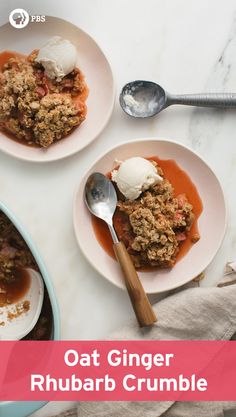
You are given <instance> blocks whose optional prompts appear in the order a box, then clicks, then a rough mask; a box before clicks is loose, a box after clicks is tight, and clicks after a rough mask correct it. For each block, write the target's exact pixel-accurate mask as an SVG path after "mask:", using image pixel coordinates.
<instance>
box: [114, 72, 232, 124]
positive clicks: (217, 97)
mask: <svg viewBox="0 0 236 417" xmlns="http://www.w3.org/2000/svg"><path fill="white" fill-rule="evenodd" d="M173 104H184V105H187V106H199V107H215V108H225V109H226V108H231V109H232V108H236V94H234V93H206V94H170V93H167V92H166V91H165V90H164V89H163V88H162V87H161V86H160V85H159V84H156V83H154V82H151V81H142V80H137V81H132V82H130V83H128V84H126V85H125V86H124V87H123V88H122V91H121V93H120V105H121V107H122V109H123V110H124V112H125V113H127V114H128V115H129V116H132V117H136V118H146V117H152V116H155V115H156V114H158V113H160V112H161V111H162V110H164V109H165V108H166V107H168V106H171V105H173Z"/></svg>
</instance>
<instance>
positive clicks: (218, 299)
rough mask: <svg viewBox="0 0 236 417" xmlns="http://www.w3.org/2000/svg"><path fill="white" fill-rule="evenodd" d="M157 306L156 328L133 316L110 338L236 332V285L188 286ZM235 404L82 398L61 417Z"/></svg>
mask: <svg viewBox="0 0 236 417" xmlns="http://www.w3.org/2000/svg"><path fill="white" fill-rule="evenodd" d="M154 309H155V311H156V314H157V317H158V322H157V324H155V325H154V326H153V327H152V328H144V329H140V328H139V327H138V325H137V322H136V320H135V319H133V320H130V322H129V323H128V324H127V325H126V326H124V327H123V328H122V329H120V330H118V331H116V332H115V333H113V334H112V335H111V337H110V339H122V340H124V339H127V340H129V339H131V340H134V339H136V340H137V339H143V340H145V339H147V340H148V339H152V340H229V339H231V338H232V337H233V335H234V333H235V332H236V285H232V286H227V287H222V288H212V287H211V288H201V287H200V288H199V287H198V288H188V289H185V290H183V291H180V292H178V293H174V294H172V295H169V296H168V297H167V298H165V299H163V300H162V301H160V302H159V303H157V304H156V305H155V306H154ZM234 408H235V409H236V402H235V403H229V402H228V403H226V402H201V403H199V402H186V403H184V402H170V401H169V402H166V401H165V402H81V403H78V406H77V407H76V408H75V409H73V410H69V411H68V412H67V413H62V414H61V415H60V417H160V416H162V417H224V411H225V410H228V409H234ZM58 417H59V416H58Z"/></svg>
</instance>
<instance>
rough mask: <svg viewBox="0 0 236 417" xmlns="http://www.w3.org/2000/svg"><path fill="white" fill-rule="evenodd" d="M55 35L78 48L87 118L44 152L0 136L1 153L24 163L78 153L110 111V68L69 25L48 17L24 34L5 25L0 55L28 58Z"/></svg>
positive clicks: (93, 44) (112, 92) (1, 30)
mask: <svg viewBox="0 0 236 417" xmlns="http://www.w3.org/2000/svg"><path fill="white" fill-rule="evenodd" d="M16 32H17V33H16ZM55 35H59V36H61V37H63V38H65V39H69V40H70V41H71V42H72V43H73V44H74V45H75V46H76V47H77V51H78V61H77V65H78V67H79V68H80V69H81V70H82V72H83V73H84V75H85V80H86V83H87V85H88V87H89V96H88V99H87V102H86V103H87V106H88V113H87V118H86V120H85V121H84V122H83V123H82V124H81V126H79V127H78V128H77V129H75V130H74V131H73V132H72V133H71V134H70V135H69V136H68V137H67V138H65V139H63V140H61V141H59V142H57V143H55V144H53V145H52V146H51V147H49V148H48V149H47V150H45V149H41V148H30V147H28V146H25V145H22V144H19V143H17V142H15V141H13V140H11V139H8V138H6V136H5V135H4V134H2V133H1V132H0V150H1V151H3V152H6V153H8V154H9V155H12V156H14V157H16V158H20V159H24V160H27V161H33V162H48V161H55V160H58V159H62V158H65V157H67V156H69V155H73V154H74V153H76V152H78V151H80V150H81V149H83V148H85V147H86V146H87V145H89V143H91V142H92V141H93V140H94V139H96V137H97V136H98V135H99V134H100V133H101V132H102V130H103V129H104V127H105V126H106V124H107V122H108V120H109V118H110V116H111V113H112V110H113V105H114V99H115V88H114V80H113V75H112V71H111V67H110V65H109V63H108V61H107V59H106V57H105V55H104V54H103V52H102V51H101V49H100V48H99V46H98V45H97V44H96V42H95V41H94V40H93V39H92V38H91V37H90V36H89V35H87V33H85V32H83V31H82V30H81V29H79V28H77V27H76V26H74V25H72V24H71V23H69V22H66V21H65V20H62V19H58V18H56V17H48V16H47V17H46V22H44V23H29V24H28V26H26V27H25V28H24V29H23V30H16V29H14V28H12V27H11V25H10V24H9V23H8V24H5V25H4V26H1V27H0V51H3V50H12V51H17V52H21V53H23V54H29V53H30V52H31V51H32V50H33V49H37V48H39V47H40V46H42V45H43V44H44V42H45V41H46V40H47V39H48V38H50V37H52V36H55Z"/></svg>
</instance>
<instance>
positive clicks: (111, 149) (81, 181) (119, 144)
mask: <svg viewBox="0 0 236 417" xmlns="http://www.w3.org/2000/svg"><path fill="white" fill-rule="evenodd" d="M148 141H152V142H154V141H155V142H167V143H170V144H174V145H178V146H180V147H183V148H185V149H186V150H187V151H190V152H191V153H193V154H194V155H195V157H197V158H198V159H200V160H201V161H202V162H203V163H204V164H205V165H206V166H207V168H208V169H209V170H210V171H211V173H212V174H213V176H214V178H215V180H216V182H217V183H218V185H219V188H220V191H221V195H222V201H223V205H224V228H223V230H222V232H221V237H220V239H219V243H218V246H217V249H216V250H215V252H214V254H213V255H212V256H211V258H210V260H209V262H208V263H207V265H205V266H204V268H203V270H202V268H201V270H200V269H199V271H197V273H196V276H195V277H191V278H190V279H189V280H187V281H185V282H183V283H182V284H177V285H171V286H169V287H166V289H165V290H162V289H158V290H156V291H154V290H152V291H147V290H145V291H146V293H147V294H157V293H164V292H166V291H170V290H174V289H176V288H180V287H181V286H182V285H185V284H187V283H189V282H191V281H192V280H193V279H194V278H196V277H197V276H198V275H200V274H201V273H202V272H204V271H205V269H206V268H208V266H209V265H210V264H211V263H212V261H213V260H214V258H215V257H216V255H217V253H218V251H219V250H220V248H221V246H222V243H223V240H224V237H225V234H226V229H227V223H228V206H227V201H226V197H225V193H224V189H223V186H222V184H221V181H220V179H219V178H218V176H217V175H216V173H215V172H214V170H213V168H212V167H211V165H209V164H208V162H206V160H205V158H203V157H202V156H200V155H199V154H198V153H197V152H196V151H195V150H193V149H191V148H190V146H188V145H185V144H182V143H181V142H178V141H177V140H172V139H166V138H159V137H155V136H152V137H149V138H147V139H143V138H133V139H129V140H125V141H122V142H120V143H118V144H116V145H115V146H111V147H109V148H108V149H106V151H105V152H101V153H100V154H99V156H98V157H97V158H96V160H95V161H94V162H93V163H92V165H90V166H89V169H88V170H87V171H86V173H85V174H84V175H83V176H82V178H81V180H80V182H79V184H78V186H77V187H76V188H75V190H74V196H73V230H74V235H75V238H76V242H77V245H78V247H79V249H80V250H81V252H82V254H83V256H84V257H85V259H86V260H87V261H88V263H89V264H90V265H91V266H92V268H93V269H94V270H95V271H96V272H97V273H98V274H99V275H101V276H102V277H103V278H105V279H106V280H107V281H108V282H110V283H111V284H112V285H114V286H115V287H116V288H120V289H122V290H125V291H126V289H125V286H124V284H123V282H122V281H121V282H120V283H118V282H114V281H112V280H111V279H109V278H108V277H107V276H106V275H105V274H104V273H103V272H101V270H99V269H98V268H97V266H96V265H95V264H94V263H93V262H92V261H91V259H90V258H89V255H88V254H87V253H86V251H85V250H84V248H83V246H82V245H81V243H80V240H79V238H78V235H77V227H76V217H77V212H76V208H77V204H76V202H77V197H78V194H79V192H80V190H81V187H82V184H83V183H84V181H85V179H86V178H87V176H88V173H89V172H90V171H91V170H92V169H93V167H94V166H95V165H96V164H97V163H98V162H99V161H100V160H101V159H102V158H103V157H105V156H106V155H107V154H108V153H110V152H111V151H114V150H115V149H117V148H119V147H121V146H123V145H128V144H131V143H132V142H133V143H137V142H138V143H140V142H148ZM82 192H83V191H82ZM107 256H109V255H107Z"/></svg>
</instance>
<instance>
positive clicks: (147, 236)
mask: <svg viewBox="0 0 236 417" xmlns="http://www.w3.org/2000/svg"><path fill="white" fill-rule="evenodd" d="M152 163H153V165H154V166H155V167H156V168H157V172H158V175H159V176H161V177H162V178H163V171H162V170H161V168H160V167H158V166H157V164H156V162H154V161H152ZM117 209H118V212H120V213H122V214H123V216H122V222H120V225H121V224H122V226H121V227H119V226H117V227H116V231H117V234H118V237H119V239H120V240H122V241H123V242H124V244H125V245H126V247H127V250H128V252H129V253H130V255H131V257H132V259H133V262H134V265H135V267H137V268H139V267H142V266H146V265H150V266H159V267H172V266H173V265H174V263H175V261H176V256H177V254H178V252H179V248H180V245H181V242H183V241H184V240H185V239H186V237H187V233H188V232H189V230H190V228H191V226H192V224H193V221H194V214H193V211H192V209H193V207H192V205H191V204H190V203H189V202H188V200H187V197H186V196H185V195H184V194H180V195H178V196H177V197H174V190H173V187H172V185H171V183H170V182H169V181H168V180H167V179H165V178H163V181H161V182H158V183H156V184H155V185H151V186H150V188H149V189H148V190H147V191H144V192H143V193H142V194H141V195H140V197H138V198H137V199H136V200H126V199H122V198H120V199H119V200H118V203H117Z"/></svg>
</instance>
